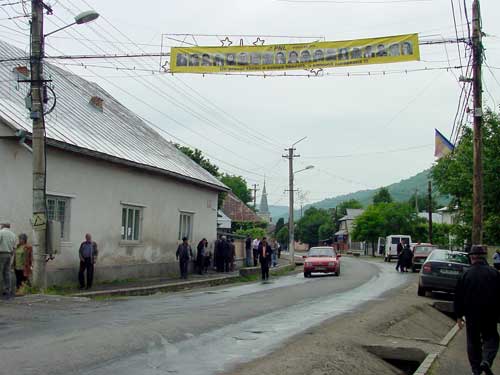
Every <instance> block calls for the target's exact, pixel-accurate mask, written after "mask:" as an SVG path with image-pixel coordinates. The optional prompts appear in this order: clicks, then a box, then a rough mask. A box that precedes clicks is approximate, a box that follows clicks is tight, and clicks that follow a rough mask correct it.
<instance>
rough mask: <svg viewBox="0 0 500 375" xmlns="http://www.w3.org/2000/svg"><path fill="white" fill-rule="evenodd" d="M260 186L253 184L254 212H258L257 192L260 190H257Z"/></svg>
mask: <svg viewBox="0 0 500 375" xmlns="http://www.w3.org/2000/svg"><path fill="white" fill-rule="evenodd" d="M258 186H259V184H253V189H252V190H253V210H254V211H256V210H257V191H258V190H260V189H257V187H258Z"/></svg>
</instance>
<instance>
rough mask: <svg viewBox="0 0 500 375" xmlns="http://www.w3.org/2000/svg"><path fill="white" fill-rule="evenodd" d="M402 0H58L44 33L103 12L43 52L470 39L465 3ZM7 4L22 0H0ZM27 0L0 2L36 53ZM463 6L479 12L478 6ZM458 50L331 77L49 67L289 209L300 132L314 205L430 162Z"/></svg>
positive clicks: (450, 97)
mask: <svg viewBox="0 0 500 375" xmlns="http://www.w3.org/2000/svg"><path fill="white" fill-rule="evenodd" d="M398 1H399V0H362V1H360V0H342V1H329V0H326V1H312V0H311V1H308V0H305V1H303V2H288V1H279V0H252V1H249V0H245V1H244V0H219V1H207V0H189V1H173V0H169V1H156V0H155V1H153V0H143V1H141V2H131V1H130V2H129V1H119V0H107V1H105V2H104V1H96V0H52V1H48V3H50V4H51V5H52V6H53V10H54V14H53V15H52V16H46V17H45V30H46V32H49V31H51V30H54V29H57V28H59V27H61V26H63V25H65V24H68V23H70V22H71V21H72V18H73V17H74V15H75V14H77V13H79V12H81V11H84V10H88V9H94V10H96V11H98V12H99V13H100V15H101V17H100V18H99V19H97V20H96V21H95V22H93V23H91V24H87V25H77V26H74V27H71V28H68V29H66V30H63V31H60V32H58V33H57V34H54V35H52V36H50V37H48V38H47V40H46V54H47V55H48V56H55V55H96V54H106V55H110V54H120V53H129V54H131V53H136V54H137V53H159V52H163V53H167V52H169V48H170V47H171V46H180V45H182V42H183V41H185V42H189V43H197V44H199V45H215V46H217V45H220V40H222V39H224V38H225V37H226V36H228V35H232V36H230V37H229V38H230V39H231V40H232V41H233V42H234V43H235V44H238V43H239V42H240V39H242V40H243V43H244V44H245V45H251V43H252V42H253V41H254V40H255V39H256V38H257V36H260V37H261V39H264V40H265V43H266V44H273V43H297V42H303V41H314V40H318V39H320V40H326V41H335V40H345V39H357V38H366V37H379V36H387V35H396V34H405V33H419V37H420V39H421V41H422V40H424V41H429V40H433V41H437V40H442V39H443V38H445V39H450V38H455V37H456V32H457V33H458V36H459V37H463V36H464V35H466V34H467V26H466V20H465V16H464V12H463V5H464V2H463V1H462V0H452V1H447V0H430V1H421V0H409V1H408V0H407V1H405V2H398ZM7 2H10V3H12V2H14V1H7V0H0V5H2V3H5V4H6V3H7ZM22 3H23V2H20V3H19V4H14V5H12V6H11V5H8V6H0V38H2V39H4V40H7V41H10V42H11V43H13V44H15V45H16V46H19V47H21V48H23V49H25V50H26V51H28V45H29V37H28V32H27V17H24V15H25V13H24V11H23V7H22V5H23V4H22ZM24 3H26V5H25V11H26V12H29V2H26V1H25V2H24ZM452 3H453V5H454V7H455V14H456V18H455V19H456V23H457V25H458V26H457V31H455V27H454V20H453V13H452V7H451V4H452ZM465 4H466V6H467V9H468V14H469V18H470V16H471V4H472V0H465ZM481 8H482V16H483V31H484V32H485V33H486V34H487V36H486V37H485V38H484V45H485V47H486V58H487V60H486V62H487V64H488V65H489V66H490V68H487V67H486V66H485V67H484V71H483V82H484V85H485V92H484V103H485V106H490V107H496V108H498V104H500V24H499V23H498V22H497V20H495V17H497V16H498V14H500V2H498V1H496V0H483V1H482V2H481ZM12 17H16V18H15V19H11V18H12ZM174 34H190V35H189V36H187V35H185V36H182V35H174ZM173 39H178V41H174V40H173ZM460 52H461V53H460V54H459V52H458V50H457V44H449V43H447V44H436V45H423V46H421V49H420V54H421V61H418V62H405V63H394V64H385V65H367V66H360V67H349V68H332V69H327V70H326V73H328V74H330V75H325V76H322V77H306V76H303V77H282V76H280V77H263V76H258V77H245V76H221V75H205V76H201V75H190V74H175V75H172V74H167V73H159V70H160V69H159V68H160V65H161V64H160V57H147V58H125V59H106V60H94V59H92V60H91V59H84V60H51V62H54V61H57V64H58V65H59V66H61V67H63V68H65V69H67V70H70V71H72V72H74V73H77V74H80V75H82V76H83V77H85V78H86V79H88V80H91V81H94V82H96V83H98V84H99V85H101V86H102V87H103V88H104V89H106V90H107V91H108V92H109V93H111V94H112V95H113V96H115V97H116V98H117V99H118V100H119V101H121V102H122V103H123V104H124V105H126V106H127V107H129V108H130V109H132V110H133V111H134V112H136V113H137V114H138V115H140V116H141V117H143V118H145V119H147V120H148V121H150V122H151V123H153V124H154V125H155V126H156V127H157V128H159V129H161V131H160V134H162V136H164V137H165V138H167V139H169V140H172V141H174V142H177V143H182V144H186V145H189V146H191V147H196V148H199V149H201V150H202V151H203V152H204V153H205V154H206V155H208V158H209V159H211V160H212V161H213V162H214V163H215V164H217V165H219V167H220V169H221V171H223V172H227V173H230V174H237V175H241V176H243V177H244V178H245V179H246V180H247V182H248V184H249V185H251V184H259V188H260V189H262V186H263V183H264V180H265V181H266V188H267V192H268V194H269V195H268V201H269V204H270V205H276V204H277V205H286V204H287V193H285V190H286V189H287V186H288V161H287V160H286V159H284V158H283V157H282V155H283V154H284V152H285V151H284V149H285V148H287V147H290V146H291V144H293V143H294V142H295V141H297V140H299V139H301V138H303V137H307V138H306V139H305V140H303V141H302V142H300V143H299V144H297V146H296V148H297V151H296V152H297V154H299V155H300V157H298V158H296V159H295V160H294V163H295V165H294V169H295V170H296V171H298V170H301V169H304V168H305V167H306V166H309V165H313V166H314V168H313V169H309V170H306V171H303V172H300V173H297V175H296V176H295V184H296V188H297V189H300V191H301V193H302V195H303V197H304V198H303V199H304V203H306V204H307V203H312V202H315V201H319V200H321V199H324V198H328V197H333V196H337V195H340V194H346V193H349V192H354V191H357V190H362V189H368V188H378V187H381V186H385V185H389V184H391V183H394V182H397V181H400V180H401V179H404V178H408V177H410V176H412V175H414V174H416V173H419V172H421V171H422V170H424V169H427V168H429V167H431V166H432V164H433V162H434V156H433V151H434V150H433V143H434V128H438V129H439V130H440V131H441V132H442V133H443V134H445V135H447V136H449V135H451V132H452V128H453V124H454V118H455V113H456V111H457V106H458V103H459V96H460V93H461V89H462V84H461V83H459V82H458V77H459V76H460V75H461V74H465V68H464V69H463V70H464V71H461V70H460V69H448V71H447V70H446V69H440V70H438V69H435V68H446V67H450V66H451V67H456V66H460V65H467V59H466V58H465V51H464V45H463V44H461V45H460ZM166 59H167V60H168V58H166ZM164 61H165V58H163V60H162V63H164ZM82 64H83V66H82ZM117 68H118V69H117ZM425 68H428V69H427V70H423V71H418V72H416V71H415V70H417V69H425ZM134 69H135V70H134ZM383 71H386V72H390V71H397V72H396V73H395V74H385V75H384V74H381V72H383ZM405 71H407V72H405ZM368 72H370V74H368ZM290 73H306V71H290ZM359 73H362V75H359V76H356V75H353V74H359ZM56 110H57V109H56ZM260 191H261V190H260ZM260 191H259V192H258V194H257V195H258V199H260Z"/></svg>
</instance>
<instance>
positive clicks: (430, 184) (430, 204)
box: [427, 181, 432, 243]
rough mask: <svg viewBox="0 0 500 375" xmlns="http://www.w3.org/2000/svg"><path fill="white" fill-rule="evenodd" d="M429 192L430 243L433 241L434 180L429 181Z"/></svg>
mask: <svg viewBox="0 0 500 375" xmlns="http://www.w3.org/2000/svg"><path fill="white" fill-rule="evenodd" d="M427 190H428V193H429V198H428V199H429V204H428V211H429V243H432V181H429V187H428V189H427Z"/></svg>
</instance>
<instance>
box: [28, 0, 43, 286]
mask: <svg viewBox="0 0 500 375" xmlns="http://www.w3.org/2000/svg"><path fill="white" fill-rule="evenodd" d="M43 11H44V4H43V2H42V1H41V0H32V1H31V56H30V68H31V113H30V117H31V119H32V120H33V131H32V149H33V218H32V225H33V233H34V241H33V280H32V283H33V286H34V287H37V288H41V289H44V288H45V287H46V286H47V275H46V267H45V264H46V254H47V201H46V170H45V163H46V160H45V152H46V150H45V121H44V117H43V116H44V114H43V103H44V90H43V87H44V84H45V83H44V80H43V65H42V60H43V55H44V43H43Z"/></svg>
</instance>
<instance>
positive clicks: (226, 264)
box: [220, 236, 231, 272]
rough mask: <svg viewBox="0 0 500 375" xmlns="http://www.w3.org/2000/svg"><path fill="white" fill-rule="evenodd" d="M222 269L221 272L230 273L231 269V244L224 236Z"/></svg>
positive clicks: (222, 242)
mask: <svg viewBox="0 0 500 375" xmlns="http://www.w3.org/2000/svg"><path fill="white" fill-rule="evenodd" d="M220 247H221V251H220V252H221V255H222V256H221V260H222V261H221V267H222V271H221V272H229V270H230V269H231V244H230V243H229V241H228V240H227V237H226V236H222V241H221V245H220Z"/></svg>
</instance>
